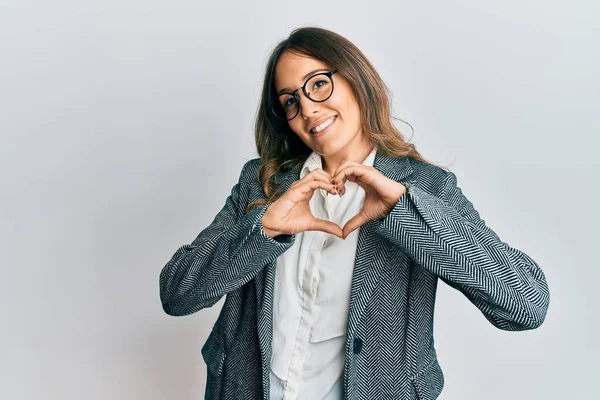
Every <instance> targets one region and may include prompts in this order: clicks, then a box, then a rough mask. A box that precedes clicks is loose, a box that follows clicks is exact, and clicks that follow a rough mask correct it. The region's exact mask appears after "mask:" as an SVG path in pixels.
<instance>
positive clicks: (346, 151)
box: [321, 135, 373, 176]
mask: <svg viewBox="0 0 600 400" xmlns="http://www.w3.org/2000/svg"><path fill="white" fill-rule="evenodd" d="M360 136H362V135H360ZM360 139H362V140H359V141H358V142H357V143H348V144H347V145H346V146H345V147H344V148H343V149H341V150H339V151H338V152H336V153H335V154H331V155H329V156H321V160H322V164H323V170H324V171H325V172H327V173H328V174H329V175H331V176H333V174H334V173H335V171H337V169H338V168H339V166H340V165H341V164H342V163H343V162H344V161H351V162H356V163H359V164H362V163H363V161H365V159H366V158H367V156H368V155H369V154H370V153H371V151H372V150H373V145H372V144H371V143H370V142H369V141H368V140H367V139H366V138H362V137H361V138H360Z"/></svg>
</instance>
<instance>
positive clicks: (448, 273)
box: [377, 172, 550, 331]
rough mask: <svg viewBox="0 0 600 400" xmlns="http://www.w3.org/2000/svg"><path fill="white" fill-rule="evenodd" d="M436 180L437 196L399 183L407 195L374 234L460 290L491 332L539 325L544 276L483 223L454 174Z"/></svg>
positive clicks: (545, 295)
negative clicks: (439, 184)
mask: <svg viewBox="0 0 600 400" xmlns="http://www.w3.org/2000/svg"><path fill="white" fill-rule="evenodd" d="M442 179H443V183H442V189H441V191H440V194H439V196H434V195H432V194H429V193H427V192H425V191H424V190H422V189H420V188H419V187H416V186H414V185H410V184H409V185H405V186H406V188H407V192H406V193H405V194H404V195H402V197H400V200H399V201H398V203H397V204H396V205H395V207H394V208H393V209H392V211H391V212H390V214H389V215H388V216H387V217H386V218H385V219H384V220H383V221H381V222H379V223H378V227H377V232H378V233H379V234H380V235H382V236H383V237H385V238H386V239H388V240H390V241H391V242H392V243H395V244H397V245H398V246H400V247H401V248H402V249H403V251H405V252H406V253H407V254H408V255H409V256H410V258H411V259H412V260H413V261H414V262H416V263H417V264H419V265H421V266H422V267H423V268H425V269H427V270H428V271H430V272H432V273H433V274H435V275H437V276H438V277H439V278H440V279H442V280H443V281H444V282H446V283H447V284H448V285H450V286H452V287H453V288H455V289H457V290H459V291H461V292H462V293H463V294H464V295H465V296H466V297H467V298H468V299H469V300H470V301H471V302H472V303H473V304H474V305H475V306H477V307H478V308H479V309H480V310H481V312H482V313H483V314H484V315H485V317H486V318H487V319H488V320H489V321H490V322H491V323H492V324H493V325H494V326H496V327H497V328H499V329H503V330H508V331H520V330H527V329H535V328H537V327H539V326H540V325H541V324H542V322H543V321H544V319H545V317H546V313H547V310H548V305H549V300H550V294H549V291H548V284H547V282H546V279H545V276H544V273H543V272H542V270H541V269H540V267H539V266H538V265H537V264H536V262H535V261H534V260H533V259H531V257H529V256H528V255H527V254H525V253H523V252H522V251H519V250H517V249H515V248H513V247H511V246H509V245H508V244H507V243H504V242H502V241H501V240H500V238H499V237H498V236H497V235H496V234H495V233H494V232H493V231H492V230H491V229H490V228H489V227H487V226H486V225H485V222H484V221H483V220H482V219H481V218H480V217H479V213H478V212H477V211H476V210H475V208H473V204H472V203H471V202H470V201H469V200H468V199H467V198H466V197H465V196H464V195H463V193H462V191H461V189H460V188H459V187H458V186H457V185H456V176H455V174H454V173H452V172H448V173H447V174H446V175H445V177H443V178H442Z"/></svg>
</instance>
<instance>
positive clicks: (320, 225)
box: [308, 218, 343, 239]
mask: <svg viewBox="0 0 600 400" xmlns="http://www.w3.org/2000/svg"><path fill="white" fill-rule="evenodd" d="M308 230H311V231H321V232H327V233H330V234H332V235H335V236H337V237H339V238H340V239H341V238H342V235H343V231H342V228H340V227H339V225H337V224H334V223H333V222H331V221H325V220H323V219H318V218H314V219H313V220H312V223H311V227H310V229H308Z"/></svg>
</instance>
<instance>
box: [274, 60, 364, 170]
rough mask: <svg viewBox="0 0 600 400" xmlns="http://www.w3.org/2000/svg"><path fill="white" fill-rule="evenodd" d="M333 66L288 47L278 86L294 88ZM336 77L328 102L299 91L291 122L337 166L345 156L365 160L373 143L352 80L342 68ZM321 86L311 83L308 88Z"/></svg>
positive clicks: (280, 64) (278, 71)
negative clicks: (365, 133)
mask: <svg viewBox="0 0 600 400" xmlns="http://www.w3.org/2000/svg"><path fill="white" fill-rule="evenodd" d="M333 68H335V66H331V65H326V64H325V63H323V62H321V61H319V60H316V59H314V58H311V57H309V56H305V55H299V54H296V53H292V52H290V51H284V52H283V54H282V55H281V57H280V58H279V60H278V61H277V64H276V66H275V90H276V91H277V93H279V92H281V91H282V90H283V91H286V92H291V91H293V90H296V89H297V88H299V87H301V86H302V85H303V84H304V82H305V81H306V78H307V77H308V76H311V75H313V74H314V73H318V72H328V71H330V70H332V69H333ZM311 72H312V73H311ZM332 79H333V83H334V88H335V89H334V91H333V94H332V95H331V97H329V99H327V100H326V101H324V102H321V103H317V102H314V101H312V100H310V99H308V98H307V97H306V96H305V95H304V93H303V92H302V89H300V90H298V91H297V92H296V93H297V94H298V97H299V99H300V100H299V103H300V111H299V113H298V115H296V117H295V118H294V119H292V120H290V121H288V124H289V126H290V128H291V129H292V131H294V133H295V134H296V135H298V137H299V138H300V139H301V140H302V141H303V142H304V143H305V144H306V145H307V146H308V147H310V148H311V149H312V150H314V151H315V152H317V153H319V154H321V155H322V156H323V158H324V165H325V164H326V163H328V164H329V165H330V166H337V165H339V163H341V162H342V161H344V160H351V161H354V160H356V159H360V160H362V159H363V158H364V157H363V154H364V153H365V152H366V153H367V154H368V152H369V151H370V150H369V149H370V148H371V147H372V146H371V145H370V144H369V143H368V142H367V141H366V140H365V138H364V137H363V133H362V129H361V117H360V109H359V106H358V103H357V101H356V98H355V96H354V93H353V92H352V88H351V87H350V84H349V83H348V81H347V80H346V79H345V78H344V77H343V76H342V74H341V73H339V72H338V73H336V74H334V75H333V77H332ZM317 87H318V86H315V87H312V88H311V87H307V88H306V91H307V92H311V90H316V89H317ZM314 128H316V131H315V130H314ZM361 157H362V158H361Z"/></svg>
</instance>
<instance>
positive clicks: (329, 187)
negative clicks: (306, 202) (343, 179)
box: [298, 181, 337, 195]
mask: <svg viewBox="0 0 600 400" xmlns="http://www.w3.org/2000/svg"><path fill="white" fill-rule="evenodd" d="M319 188H320V189H324V190H326V191H328V192H330V193H334V194H335V193H337V191H336V188H335V185H333V184H332V183H329V182H323V181H308V182H306V183H304V184H302V185H301V186H299V187H298V190H300V193H302V194H304V195H308V194H311V193H312V192H314V191H315V190H317V189H319Z"/></svg>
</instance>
